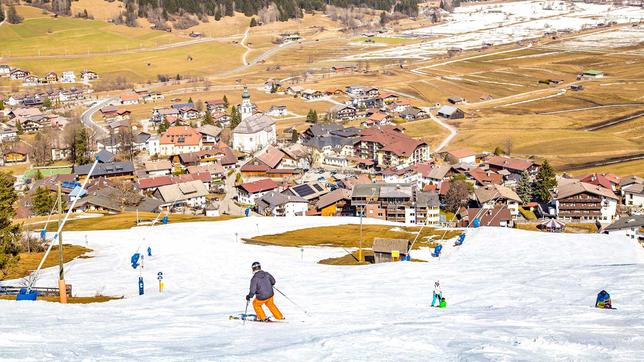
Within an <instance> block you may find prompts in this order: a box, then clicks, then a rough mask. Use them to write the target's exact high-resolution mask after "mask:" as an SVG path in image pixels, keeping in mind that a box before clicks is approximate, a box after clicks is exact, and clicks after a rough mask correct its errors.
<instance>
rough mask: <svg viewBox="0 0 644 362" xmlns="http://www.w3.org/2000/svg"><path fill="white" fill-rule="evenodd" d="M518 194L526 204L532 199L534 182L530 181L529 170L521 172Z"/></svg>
mask: <svg viewBox="0 0 644 362" xmlns="http://www.w3.org/2000/svg"><path fill="white" fill-rule="evenodd" d="M517 194H518V195H519V197H520V198H521V201H523V203H524V204H525V203H528V202H530V201H532V183H531V181H530V175H529V174H528V171H523V172H522V173H521V179H520V180H519V183H518V184H517Z"/></svg>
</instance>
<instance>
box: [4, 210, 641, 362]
mask: <svg viewBox="0 0 644 362" xmlns="http://www.w3.org/2000/svg"><path fill="white" fill-rule="evenodd" d="M356 221H357V220H356V219H355V218H315V217H303V218H290V219H280V220H279V223H277V222H276V221H275V219H272V218H244V219H237V220H231V221H225V222H218V223H193V224H175V225H172V224H171V225H166V226H161V227H156V228H153V229H151V228H137V229H132V230H124V231H113V232H107V231H106V232H90V233H87V237H88V240H89V247H90V248H92V249H94V250H95V256H94V258H92V259H84V260H78V261H75V262H72V263H71V264H70V265H69V266H68V267H67V268H66V272H67V279H68V282H71V283H72V284H73V285H74V290H76V291H77V293H79V294H81V295H92V294H95V293H97V292H101V293H103V294H108V295H118V294H123V295H125V296H126V299H124V300H118V301H112V302H108V303H104V304H94V305H67V306H61V305H57V304H51V303H44V302H35V303H25V302H22V303H17V302H11V301H0V313H2V315H3V316H4V319H3V323H2V328H0V346H6V347H7V348H4V349H3V358H8V359H11V358H16V359H17V358H24V356H25V355H28V356H29V357H31V358H34V359H56V360H67V359H73V360H77V359H78V358H79V356H80V357H84V358H90V359H103V358H112V359H114V358H116V359H120V358H129V359H131V358H133V357H134V358H136V359H146V360H149V359H152V358H161V359H170V360H174V359H209V360H247V359H250V358H253V359H258V360H262V361H278V360H280V361H283V360H378V361H379V360H424V359H427V358H428V356H435V357H438V358H439V359H441V360H517V359H521V360H552V359H574V360H600V359H601V360H605V359H614V360H635V359H638V358H639V356H641V355H642V353H644V334H643V333H642V326H641V320H642V318H644V300H642V298H641V293H642V291H643V290H642V284H641V280H642V277H644V268H642V266H643V262H644V257H643V254H644V251H643V250H642V248H641V247H639V246H638V245H637V244H636V243H635V242H632V241H629V240H626V239H621V238H617V237H610V236H607V235H572V234H550V233H535V232H527V231H520V230H507V229H501V228H483V229H478V230H474V231H471V232H470V234H469V236H468V237H467V238H466V240H465V243H464V245H463V246H462V247H460V248H458V249H456V248H453V247H451V246H449V245H448V246H446V247H445V249H444V255H443V256H442V257H441V258H440V260H439V259H436V258H431V257H430V256H429V251H428V250H420V251H417V252H416V253H414V255H413V256H414V257H417V258H425V259H428V262H427V263H408V262H402V263H389V264H378V265H370V266H362V267H338V266H327V265H320V264H317V263H316V261H317V260H319V259H322V258H325V257H332V256H339V255H342V254H344V253H345V251H343V250H341V249H337V248H304V250H303V252H302V251H301V250H300V249H299V248H281V247H267V246H257V245H246V244H241V243H238V242H237V241H236V240H237V238H239V239H241V238H242V237H250V236H254V235H257V234H266V233H278V232H282V231H286V230H291V229H296V228H302V227H310V226H321V225H332V224H339V223H355V222H356ZM368 222H377V221H374V220H368ZM85 234H86V233H72V232H70V233H66V235H65V241H66V242H73V243H78V244H81V245H84V244H85ZM188 235H190V236H189V237H188ZM321 237H323V236H321ZM144 239H145V240H147V241H143V240H144ZM148 245H149V246H151V247H152V253H153V256H152V257H150V258H148V257H146V258H145V268H144V270H143V277H144V278H145V282H146V294H145V295H144V296H141V297H139V296H137V295H136V294H137V279H138V276H139V271H137V270H133V269H132V268H131V267H130V265H129V260H130V256H131V255H132V253H134V252H135V251H137V250H139V251H140V252H142V251H144V250H145V249H146V248H147V246H148ZM253 261H260V262H261V263H262V265H263V266H264V269H265V270H267V271H269V272H270V273H272V274H273V275H274V276H275V278H276V279H277V284H276V285H277V287H278V288H280V290H281V291H282V292H284V293H285V294H286V295H288V297H289V298H291V299H292V300H293V301H294V302H295V303H297V305H298V306H296V305H294V304H293V303H291V302H289V301H288V300H286V299H285V298H284V297H283V296H282V295H279V294H278V295H277V296H276V297H275V300H276V304H277V305H278V307H279V308H280V309H281V310H282V312H283V313H284V314H285V315H286V317H287V323H281V324H273V325H263V324H256V323H246V325H242V324H241V323H240V322H239V321H229V320H228V319H227V317H228V315H230V314H235V313H241V312H242V311H243V309H244V305H245V300H244V295H245V294H246V293H247V288H248V281H249V279H250V277H251V272H250V265H251V263H252V262H253ZM158 271H162V272H163V273H164V276H165V283H166V292H165V293H163V294H159V293H158V292H157V291H156V285H157V282H156V275H157V272H158ZM56 275H57V274H56V270H47V271H46V273H45V274H43V276H42V278H41V281H40V282H39V285H43V286H45V285H55V278H56ZM434 280H440V281H441V284H442V287H443V291H444V293H445V295H446V298H447V305H448V307H447V309H434V308H430V307H429V303H430V301H431V290H432V286H433V282H434ZM601 289H606V290H608V291H609V292H610V293H611V295H612V297H613V303H614V305H615V306H616V307H617V308H618V309H617V310H598V309H595V308H593V304H594V301H595V295H596V293H597V292H598V291H599V290H601ZM300 307H303V308H305V309H306V310H307V311H308V312H309V314H310V315H311V316H310V317H309V316H307V315H305V314H304V313H303V312H302V310H301V309H300ZM53 316H55V317H53ZM52 336H57V337H55V338H52Z"/></svg>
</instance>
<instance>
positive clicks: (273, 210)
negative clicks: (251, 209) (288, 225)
mask: <svg viewBox="0 0 644 362" xmlns="http://www.w3.org/2000/svg"><path fill="white" fill-rule="evenodd" d="M308 209H309V203H308V201H306V200H305V199H303V198H302V197H299V196H296V195H285V194H281V193H279V192H276V191H271V192H269V193H267V194H265V195H264V196H262V197H261V198H259V200H257V212H258V213H260V214H261V215H265V216H286V217H288V216H305V215H306V211H307V210H308Z"/></svg>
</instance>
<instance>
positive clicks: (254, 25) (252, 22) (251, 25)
mask: <svg viewBox="0 0 644 362" xmlns="http://www.w3.org/2000/svg"><path fill="white" fill-rule="evenodd" d="M256 26H257V20H255V18H254V17H253V18H251V19H250V27H251V28H254V27H256Z"/></svg>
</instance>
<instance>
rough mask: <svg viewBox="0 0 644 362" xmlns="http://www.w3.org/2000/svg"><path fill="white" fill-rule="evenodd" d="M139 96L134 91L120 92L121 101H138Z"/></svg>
mask: <svg viewBox="0 0 644 362" xmlns="http://www.w3.org/2000/svg"><path fill="white" fill-rule="evenodd" d="M140 98H141V97H139V95H138V94H136V93H125V94H121V102H123V101H138V100H139V99H140Z"/></svg>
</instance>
